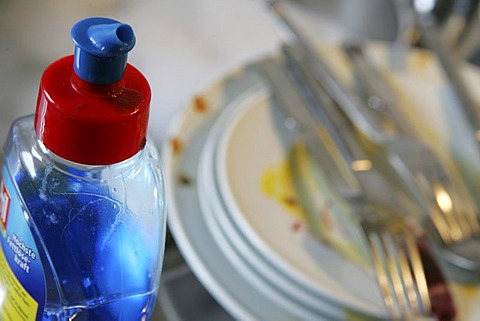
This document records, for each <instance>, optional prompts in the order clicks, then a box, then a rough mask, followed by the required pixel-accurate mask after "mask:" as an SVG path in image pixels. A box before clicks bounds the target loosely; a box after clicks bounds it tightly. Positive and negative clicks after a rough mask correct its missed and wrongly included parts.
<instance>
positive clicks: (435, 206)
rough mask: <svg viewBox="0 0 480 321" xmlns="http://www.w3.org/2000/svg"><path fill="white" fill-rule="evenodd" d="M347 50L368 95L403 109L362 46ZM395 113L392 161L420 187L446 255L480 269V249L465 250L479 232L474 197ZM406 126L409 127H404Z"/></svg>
mask: <svg viewBox="0 0 480 321" xmlns="http://www.w3.org/2000/svg"><path fill="white" fill-rule="evenodd" d="M346 50H347V53H348V54H349V56H350V57H351V58H352V62H353V67H354V70H355V71H356V72H357V74H358V75H359V83H361V84H363V90H364V91H365V92H366V96H371V95H375V96H376V97H378V98H379V99H380V100H381V101H385V102H386V103H385V105H384V109H386V110H388V109H393V108H395V109H400V107H399V106H397V105H396V104H395V100H396V98H395V94H394V93H393V91H391V90H389V88H388V86H387V83H386V81H385V80H384V79H382V77H381V74H380V73H379V72H378V71H376V68H375V67H374V66H373V65H372V64H370V63H368V62H367V58H366V57H365V55H364V54H363V53H362V49H361V47H359V46H349V47H348V48H347V49H346ZM375 79H376V81H375ZM393 111H394V110H391V112H393ZM396 116H397V117H394V118H393V119H392V120H393V121H394V122H396V123H397V124H399V125H397V126H394V127H395V128H397V129H398V130H397V132H398V134H400V135H401V136H403V137H401V138H395V139H394V140H392V142H391V143H389V147H388V149H389V150H390V151H389V152H388V154H389V155H391V156H390V159H391V160H390V162H391V163H392V165H393V166H394V167H395V168H396V169H397V173H400V175H401V176H402V177H403V179H404V181H405V182H406V184H407V186H409V187H408V188H409V189H411V190H413V191H417V192H416V193H414V194H413V195H414V196H415V197H416V198H417V202H418V203H419V204H422V203H423V204H424V209H425V211H426V212H428V213H430V217H431V220H432V222H433V224H434V226H435V228H436V230H437V232H438V233H439V235H440V238H441V240H442V242H443V245H444V246H443V247H442V252H443V253H442V254H443V255H444V257H445V258H447V259H448V260H449V261H450V262H452V263H454V264H455V265H457V266H461V267H462V268H466V269H469V270H475V271H480V255H479V251H472V250H468V251H467V250H466V248H467V247H468V248H470V249H471V248H473V247H472V243H473V242H476V241H475V238H476V237H478V236H479V235H480V226H479V222H478V218H477V216H476V213H475V211H474V204H473V202H472V200H471V199H470V198H469V196H468V195H463V193H460V192H459V190H458V189H457V188H456V187H455V186H454V185H453V183H452V181H451V178H450V174H449V173H448V172H447V170H446V169H445V168H444V166H443V164H441V162H440V161H439V160H438V158H437V157H436V155H434V154H433V152H432V151H431V150H430V149H428V148H427V147H426V146H425V145H423V144H421V143H419V142H416V141H415V142H412V141H411V140H412V139H414V136H412V131H411V129H409V128H408V127H405V125H407V124H406V122H405V121H404V119H403V118H402V117H401V115H400V114H397V115H396ZM403 128H406V129H405V130H402V129H403ZM402 134H403V135H402ZM407 137H408V138H407ZM460 205H464V206H465V207H464V209H459V206H460ZM479 246H480V244H479Z"/></svg>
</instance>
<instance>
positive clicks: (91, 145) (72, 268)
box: [0, 18, 166, 321]
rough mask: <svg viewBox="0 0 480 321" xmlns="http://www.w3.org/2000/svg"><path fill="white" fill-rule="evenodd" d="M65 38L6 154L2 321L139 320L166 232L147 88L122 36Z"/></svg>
mask: <svg viewBox="0 0 480 321" xmlns="http://www.w3.org/2000/svg"><path fill="white" fill-rule="evenodd" d="M72 38H73V41H74V42H75V45H76V46H75V54H74V55H72V56H68V57H64V58H62V59H59V60H57V61H56V62H54V63H53V64H51V65H50V66H49V67H48V68H47V69H46V70H45V72H44V74H43V76H42V79H41V81H40V90H39V94H38V100H37V106H36V112H35V116H27V117H24V118H21V119H19V120H17V121H16V122H15V123H14V124H13V126H12V128H11V131H10V135H9V138H8V140H7V142H6V144H5V147H4V154H5V157H4V160H3V167H2V176H1V177H2V178H1V180H0V181H1V185H0V214H1V215H0V218H1V220H0V223H1V224H0V232H1V233H0V243H1V250H0V320H3V321H24V320H25V321H27V320H28V321H30V320H44V321H46V320H52V321H53V320H55V321H59V320H75V321H84V320H90V321H93V320H95V321H100V320H101V321H110V320H111V321H113V320H115V321H118V320H122V321H136V320H138V321H145V320H149V319H150V317H151V315H152V310H153V307H154V304H155V301H156V294H157V290H158V287H159V282H160V273H161V263H162V261H163V254H164V245H165V232H166V231H165V229H166V225H165V204H164V185H163V184H164V181H163V176H162V170H161V167H160V164H159V159H158V153H157V151H156V149H155V147H154V146H153V144H152V142H151V141H150V140H148V139H147V123H148V116H149V104H150V97H151V92H150V87H149V84H148V82H147V80H146V79H145V77H144V76H143V75H142V74H141V73H140V72H139V71H138V70H137V69H135V68H134V67H133V66H131V65H130V64H128V63H127V54H128V52H129V51H130V50H131V49H132V48H133V46H134V44H135V36H134V33H133V31H132V28H131V27H130V26H128V25H126V24H122V23H119V22H117V21H115V20H112V19H107V18H87V19H85V20H82V21H80V22H78V23H77V24H75V26H74V27H73V28H72Z"/></svg>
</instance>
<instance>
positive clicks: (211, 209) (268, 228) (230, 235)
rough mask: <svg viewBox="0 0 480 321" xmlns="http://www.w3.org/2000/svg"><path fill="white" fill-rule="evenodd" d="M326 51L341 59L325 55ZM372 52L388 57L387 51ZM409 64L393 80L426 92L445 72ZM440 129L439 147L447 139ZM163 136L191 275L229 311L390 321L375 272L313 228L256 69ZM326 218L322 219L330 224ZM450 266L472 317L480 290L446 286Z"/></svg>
mask: <svg viewBox="0 0 480 321" xmlns="http://www.w3.org/2000/svg"><path fill="white" fill-rule="evenodd" d="M326 50H327V49H326ZM328 50H331V49H328ZM383 51H385V50H383ZM376 52H378V50H376ZM379 52H382V50H380V51H379ZM415 54H418V53H415ZM382 55H383V56H382ZM413 55H414V54H413ZM328 56H330V57H338V54H337V53H336V51H335V50H331V54H330V55H328ZM417 58H418V57H409V58H408V59H410V60H408V59H407V61H410V62H411V61H412V59H413V60H415V59H417ZM333 59H334V60H335V58H333ZM338 59H339V58H338ZM378 59H384V60H385V59H386V56H385V54H384V53H383V54H379V56H378ZM422 59H426V58H425V57H424V54H422ZM422 61H423V63H425V61H424V60H422ZM333 62H334V61H333ZM336 64H342V63H341V59H340V60H338V61H336ZM430 64H432V63H431V62H430ZM427 65H428V64H427ZM412 66H413V65H412ZM425 68H426V69H425ZM406 70H407V71H408V72H404V73H403V74H401V75H400V76H399V80H400V81H401V83H404V82H405V81H407V83H408V84H412V82H413V83H418V82H419V81H421V80H422V79H423V80H424V78H425V77H434V79H432V81H429V82H428V83H425V84H424V86H429V88H430V86H434V85H435V83H438V82H439V81H440V80H437V79H441V78H440V77H438V75H436V74H434V72H432V70H433V69H432V68H431V66H429V67H428V66H427V67H425V66H423V67H422V68H420V71H418V70H419V68H418V66H413V67H411V68H407V69H406ZM417 71H418V72H417ZM438 85H439V88H440V87H441V84H438ZM407 87H408V86H407ZM402 90H407V91H408V90H413V91H416V92H418V91H420V92H421V91H422V88H418V87H416V88H413V87H410V88H407V89H402ZM409 94H410V93H409ZM427 94H428V93H427ZM427 94H426V93H425V91H423V96H422V100H423V101H425V99H430V100H431V99H436V100H433V101H432V100H431V101H430V102H433V103H435V102H438V100H439V99H440V97H436V96H435V95H433V98H432V97H425V96H428V95H427ZM417 95H419V94H418V93H417ZM409 97H411V96H409ZM438 112H439V111H433V112H430V113H429V115H430V119H431V118H432V117H434V118H435V117H436V118H438V119H439V120H441V119H442V118H441V115H440V114H439V113H438ZM416 117H417V118H420V117H418V115H416ZM431 123H433V124H431ZM417 125H418V124H417ZM420 125H422V126H423V127H424V128H425V126H434V127H435V126H440V125H445V124H444V123H442V122H441V121H440V125H439V122H438V121H435V122H429V123H428V124H420ZM434 129H435V128H434ZM432 132H441V131H438V130H431V131H428V133H429V135H432V134H431V133H432ZM439 135H440V136H438V137H437V136H436V137H435V139H436V141H437V142H438V141H439V137H440V141H445V140H446V138H445V139H443V140H442V139H441V138H442V137H443V136H442V135H441V134H439ZM169 137H170V138H169V139H170V142H169V144H166V145H165V147H164V150H163V161H164V165H165V171H166V184H167V191H168V198H167V203H168V204H169V213H168V215H169V218H168V220H169V227H170V229H171V232H172V234H173V236H174V238H175V241H176V243H177V246H178V247H179V249H180V251H181V252H182V254H183V256H184V257H185V259H186V261H187V262H188V264H189V266H190V267H191V269H192V270H193V272H194V273H195V274H196V276H197V277H198V278H199V280H200V281H201V282H202V283H203V285H204V286H205V287H206V288H207V289H208V290H209V292H210V293H211V294H212V295H213V296H214V297H215V298H216V299H217V301H218V302H219V303H220V304H221V305H222V306H223V307H224V308H225V309H226V310H227V311H228V312H229V313H231V314H232V316H233V317H234V318H236V319H241V320H251V319H260V320H299V319H301V320H360V319H365V320H372V319H375V318H385V317H386V311H385V308H384V306H383V303H382V302H383V301H382V297H381V294H380V290H379V288H378V286H377V283H376V281H375V276H374V275H373V271H372V269H371V267H370V266H369V265H368V264H360V263H359V262H354V261H353V260H349V259H348V258H347V257H345V256H343V255H341V254H339V252H338V251H336V250H335V249H334V248H332V246H330V245H329V244H327V243H325V242H321V241H320V240H318V239H317V238H315V237H313V236H312V235H311V233H310V232H309V227H308V225H307V224H306V222H305V220H304V218H303V216H302V214H301V211H300V209H299V206H298V204H297V203H296V198H295V192H294V191H293V188H292V186H291V184H290V181H289V176H288V173H289V171H288V165H287V164H288V162H287V158H288V153H289V151H290V150H291V146H292V144H294V143H295V141H296V137H295V136H294V134H293V132H291V131H289V130H288V129H287V128H286V127H285V125H284V119H283V117H282V116H281V115H280V114H279V113H278V111H277V109H276V108H275V106H274V103H273V102H272V100H271V98H270V95H269V92H268V88H266V87H265V85H264V83H263V81H262V79H261V77H260V74H259V73H258V72H257V70H256V69H255V66H254V65H251V66H248V67H246V68H243V69H241V70H238V71H236V72H235V73H232V74H231V75H230V76H228V77H227V78H225V79H224V80H222V81H221V82H219V83H217V84H215V85H213V86H212V87H211V88H210V89H209V90H207V91H206V92H205V93H204V94H202V95H200V96H198V97H196V98H195V99H194V100H193V101H192V104H191V105H190V106H189V107H188V108H186V109H185V111H184V112H183V113H182V114H181V115H180V116H179V118H178V120H177V123H176V124H174V126H173V127H172V130H171V132H170V135H169ZM445 137H446V136H445ZM324 201H325V206H326V210H327V211H328V210H329V209H335V208H336V206H335V204H336V202H337V200H335V199H334V198H329V197H325V200H324ZM329 218H331V217H329V216H326V222H325V224H331V225H332V226H331V227H330V228H331V229H332V230H334V231H335V224H334V223H335V222H333V224H332V221H328V220H329ZM352 224H353V223H352ZM352 246H355V245H352ZM452 271H453V272H452ZM452 271H450V270H448V271H446V272H447V274H448V276H449V278H450V279H451V280H452V282H451V284H450V287H451V290H452V293H453V294H454V298H455V301H456V302H455V303H456V305H457V307H458V310H459V317H460V318H459V320H474V319H475V317H474V316H475V315H477V316H478V315H480V305H479V304H478V303H479V302H480V287H478V286H477V285H475V284H473V283H472V282H473V280H472V279H471V278H467V279H468V281H469V284H468V285H465V284H464V285H460V284H459V283H458V282H455V281H454V280H459V278H460V276H458V275H457V274H458V273H460V271H456V270H452ZM463 279H465V278H463ZM476 303H477V304H476Z"/></svg>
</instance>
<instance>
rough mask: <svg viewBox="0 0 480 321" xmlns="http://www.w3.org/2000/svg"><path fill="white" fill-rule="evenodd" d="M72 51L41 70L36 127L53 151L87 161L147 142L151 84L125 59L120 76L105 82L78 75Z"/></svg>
mask: <svg viewBox="0 0 480 321" xmlns="http://www.w3.org/2000/svg"><path fill="white" fill-rule="evenodd" d="M73 59H74V58H73V55H72V56H68V57H65V58H62V59H59V60H57V61H56V62H54V63H53V64H51V65H50V66H49V67H48V68H47V69H46V70H45V72H44V74H43V76H42V79H41V81H40V89H39V94H38V100H37V109H36V113H35V131H36V133H37V135H38V137H39V139H40V140H41V141H42V142H43V144H44V145H45V146H46V147H47V148H48V149H49V150H51V151H52V152H53V153H54V154H56V155H57V156H60V157H62V158H65V159H67V160H69V161H72V162H76V163H81V164H86V165H108V164H114V163H118V162H121V161H123V160H125V159H128V158H130V157H132V156H133V155H135V154H136V153H138V152H139V151H140V150H141V149H142V148H143V146H144V145H145V142H146V135H147V125H148V116H149V107H150V100H151V91H150V86H149V84H148V82H147V80H146V79H145V77H144V76H143V75H142V74H141V73H140V72H139V71H138V70H137V69H136V68H134V67H133V66H131V65H130V64H127V67H126V69H125V73H124V76H123V78H122V79H121V80H120V81H118V82H116V83H114V84H110V85H95V84H91V83H88V82H86V81H84V80H82V79H80V78H79V77H78V76H77V75H76V74H75V72H74V69H73Z"/></svg>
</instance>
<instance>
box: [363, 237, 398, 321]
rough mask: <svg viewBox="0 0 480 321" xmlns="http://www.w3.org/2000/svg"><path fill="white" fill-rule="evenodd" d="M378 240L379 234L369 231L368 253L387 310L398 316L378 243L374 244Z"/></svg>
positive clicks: (390, 313)
mask: <svg viewBox="0 0 480 321" xmlns="http://www.w3.org/2000/svg"><path fill="white" fill-rule="evenodd" d="M378 241H379V236H378V235H377V234H376V233H369V234H368V235H367V243H368V247H369V252H370V255H371V256H372V260H373V267H374V270H375V276H376V278H377V282H378V284H379V286H380V290H381V292H382V296H383V300H384V303H385V306H386V308H387V312H388V313H389V315H391V316H392V317H394V318H398V316H399V311H398V309H396V308H395V307H396V302H395V298H394V297H393V296H392V293H391V290H390V286H391V284H390V282H389V276H388V275H387V271H386V270H385V266H384V264H383V255H381V254H380V253H379V249H378V244H375V243H376V242H378Z"/></svg>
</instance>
